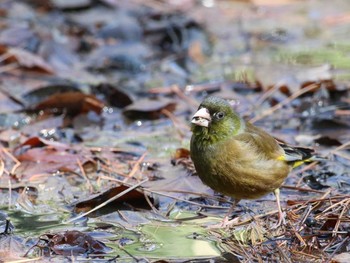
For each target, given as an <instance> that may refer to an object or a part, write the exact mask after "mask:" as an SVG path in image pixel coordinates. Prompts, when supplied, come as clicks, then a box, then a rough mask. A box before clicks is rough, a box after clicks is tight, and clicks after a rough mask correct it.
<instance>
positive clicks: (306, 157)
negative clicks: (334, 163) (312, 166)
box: [279, 143, 325, 168]
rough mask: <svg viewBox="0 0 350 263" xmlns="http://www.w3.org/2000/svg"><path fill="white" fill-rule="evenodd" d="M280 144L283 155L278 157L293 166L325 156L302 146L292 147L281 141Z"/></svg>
mask: <svg viewBox="0 0 350 263" xmlns="http://www.w3.org/2000/svg"><path fill="white" fill-rule="evenodd" d="M280 146H281V147H282V149H283V150H284V155H282V156H281V157H280V158H279V159H280V160H283V161H286V162H288V163H290V164H291V165H292V166H293V168H295V167H298V166H300V165H302V164H303V163H309V162H314V161H323V160H325V158H323V157H321V156H319V155H317V154H316V153H315V151H314V150H313V149H310V148H304V147H292V146H289V145H286V144H283V143H280Z"/></svg>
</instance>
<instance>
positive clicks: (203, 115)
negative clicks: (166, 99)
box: [190, 96, 314, 227]
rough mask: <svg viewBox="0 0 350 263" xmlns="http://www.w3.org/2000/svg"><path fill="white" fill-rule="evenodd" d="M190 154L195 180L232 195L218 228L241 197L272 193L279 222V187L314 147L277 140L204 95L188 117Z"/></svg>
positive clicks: (281, 218) (310, 157) (281, 217)
mask: <svg viewBox="0 0 350 263" xmlns="http://www.w3.org/2000/svg"><path fill="white" fill-rule="evenodd" d="M191 131H192V137H191V141H190V156H191V159H192V161H193V164H194V167H195V169H196V172H197V174H198V176H199V178H200V179H201V180H202V182H203V183H204V184H206V185H208V186H209V187H211V188H212V189H213V190H214V191H216V192H219V193H221V194H224V195H226V196H230V197H233V198H234V200H235V201H234V202H233V204H232V206H231V208H230V209H229V211H228V213H227V214H226V216H225V217H224V220H223V222H222V223H221V224H220V225H221V226H223V227H224V226H228V225H230V223H232V222H233V220H231V221H229V220H228V218H229V215H230V214H231V213H232V212H233V210H234V208H235V206H236V205H237V204H238V202H239V201H240V200H242V199H258V198H260V197H263V196H264V195H267V194H268V193H271V192H273V193H274V194H275V197H276V201H277V206H278V223H277V225H276V227H277V226H280V225H281V224H282V223H283V222H284V214H283V211H282V208H281V204H280V195H279V194H280V192H279V188H280V186H281V185H282V184H283V182H284V180H285V178H286V177H287V176H288V174H289V173H290V171H291V170H292V169H293V168H294V167H297V166H299V165H301V164H302V163H304V162H312V161H313V153H314V151H313V150H312V149H309V148H302V147H292V146H288V145H286V144H283V143H281V142H278V141H277V140H276V139H275V138H274V137H272V136H271V135H270V134H268V133H267V132H265V131H264V130H263V129H261V128H259V127H257V126H254V125H253V124H251V123H250V122H247V121H245V120H244V119H243V118H242V117H241V116H240V115H239V114H238V113H237V112H236V111H235V110H234V109H233V108H232V107H231V105H230V103H229V102H228V101H227V100H225V99H222V98H219V97H215V96H209V97H206V98H205V99H204V100H203V102H202V103H201V104H200V105H199V107H198V110H197V112H196V113H195V114H194V115H193V117H192V120H191Z"/></svg>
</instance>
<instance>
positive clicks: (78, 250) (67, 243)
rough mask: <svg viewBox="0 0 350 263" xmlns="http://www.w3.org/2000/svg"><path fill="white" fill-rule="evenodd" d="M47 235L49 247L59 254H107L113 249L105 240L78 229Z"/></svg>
mask: <svg viewBox="0 0 350 263" xmlns="http://www.w3.org/2000/svg"><path fill="white" fill-rule="evenodd" d="M44 236H45V235H44ZM44 236H42V237H41V239H43V238H44ZM46 237H47V238H48V247H49V249H50V250H51V251H53V252H54V253H56V254H57V255H64V256H71V255H81V254H85V253H91V254H105V253H108V252H109V251H110V250H111V249H110V248H109V247H107V246H106V245H105V244H104V243H103V242H101V241H98V240H95V239H94V238H92V237H91V236H90V235H88V234H85V233H83V232H80V231H77V230H71V231H66V232H64V233H63V234H61V233H58V234H47V235H46Z"/></svg>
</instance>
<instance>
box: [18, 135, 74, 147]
mask: <svg viewBox="0 0 350 263" xmlns="http://www.w3.org/2000/svg"><path fill="white" fill-rule="evenodd" d="M25 146H29V147H30V148H36V147H43V146H51V147H54V148H62V149H68V148H69V146H68V145H66V144H64V143H60V142H55V141H50V140H45V139H43V138H40V137H31V138H29V139H28V140H26V141H25V142H23V143H22V144H21V145H19V146H18V147H16V149H15V150H17V149H20V148H22V147H25Z"/></svg>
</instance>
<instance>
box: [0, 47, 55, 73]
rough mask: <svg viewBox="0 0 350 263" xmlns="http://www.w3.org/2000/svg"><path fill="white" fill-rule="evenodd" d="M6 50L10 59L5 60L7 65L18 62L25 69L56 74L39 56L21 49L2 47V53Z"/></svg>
mask: <svg viewBox="0 0 350 263" xmlns="http://www.w3.org/2000/svg"><path fill="white" fill-rule="evenodd" d="M4 49H5V52H6V53H7V54H8V55H9V57H8V58H7V59H6V60H5V62H6V63H14V62H17V63H18V64H19V65H20V66H21V67H23V68H27V69H31V70H36V71H39V72H41V73H47V74H54V69H53V68H52V67H51V66H50V65H49V64H48V63H46V62H45V61H44V59H43V58H41V57H39V56H38V55H36V54H34V53H30V52H28V51H26V50H24V49H21V48H14V47H13V48H4V47H2V48H1V51H4ZM1 51H0V52H1Z"/></svg>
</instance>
